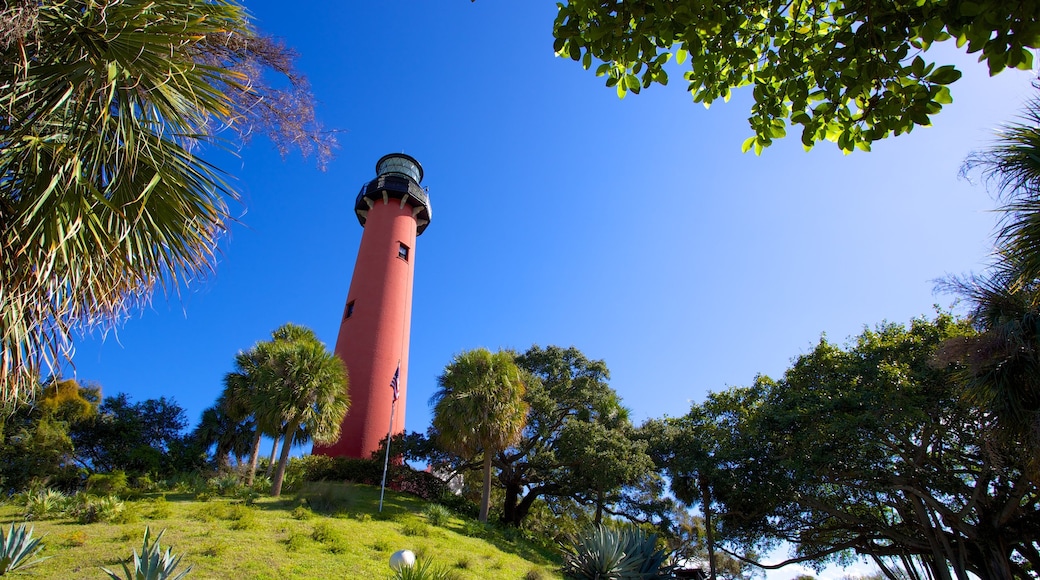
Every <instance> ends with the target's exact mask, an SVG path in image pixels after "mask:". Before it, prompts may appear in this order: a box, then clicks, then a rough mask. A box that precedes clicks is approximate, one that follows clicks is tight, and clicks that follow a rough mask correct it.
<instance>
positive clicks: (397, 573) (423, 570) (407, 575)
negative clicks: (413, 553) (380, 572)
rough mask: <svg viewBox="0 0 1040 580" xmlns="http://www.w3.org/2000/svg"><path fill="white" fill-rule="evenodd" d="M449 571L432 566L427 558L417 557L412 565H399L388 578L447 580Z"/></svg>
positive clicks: (392, 579) (391, 579)
mask: <svg viewBox="0 0 1040 580" xmlns="http://www.w3.org/2000/svg"><path fill="white" fill-rule="evenodd" d="M451 577H452V576H451V572H449V571H448V570H447V569H445V568H443V567H441V566H434V565H433V560H430V559H429V558H418V559H417V560H416V561H415V564H414V565H412V566H401V567H400V568H398V569H396V570H394V572H393V573H392V574H390V580H448V579H449V578H451Z"/></svg>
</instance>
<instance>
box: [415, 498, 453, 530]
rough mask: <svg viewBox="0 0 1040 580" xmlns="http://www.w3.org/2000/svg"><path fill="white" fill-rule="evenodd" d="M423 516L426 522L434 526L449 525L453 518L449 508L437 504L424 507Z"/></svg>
mask: <svg viewBox="0 0 1040 580" xmlns="http://www.w3.org/2000/svg"><path fill="white" fill-rule="evenodd" d="M422 514H423V516H424V517H425V518H426V521H428V522H430V524H431V525H434V526H443V525H444V524H446V523H448V518H450V517H451V512H450V511H448V508H446V507H444V506H442V505H440V504H436V503H431V504H428V505H427V506H426V507H424V508H423V511H422Z"/></svg>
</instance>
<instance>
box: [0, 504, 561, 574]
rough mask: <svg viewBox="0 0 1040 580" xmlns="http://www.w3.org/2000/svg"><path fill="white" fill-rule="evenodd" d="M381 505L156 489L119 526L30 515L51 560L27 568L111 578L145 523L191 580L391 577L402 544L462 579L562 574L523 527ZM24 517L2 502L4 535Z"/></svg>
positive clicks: (411, 506) (18, 509) (554, 558)
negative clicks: (199, 495) (249, 499)
mask: <svg viewBox="0 0 1040 580" xmlns="http://www.w3.org/2000/svg"><path fill="white" fill-rule="evenodd" d="M163 497H164V498H165V499H161V498H163ZM378 505H379V489H378V488H375V487H371V486H366V485H354V484H311V486H310V487H308V488H305V489H304V490H303V491H302V492H301V493H300V494H299V495H287V496H285V497H283V498H281V499H275V498H261V499H257V500H256V501H255V502H254V503H253V504H252V505H246V503H244V502H241V501H233V500H229V499H223V498H214V499H210V500H208V501H199V500H197V499H194V498H193V497H191V496H189V495H187V494H181V495H177V494H166V495H165V496H163V495H162V494H154V495H149V496H146V497H142V498H141V499H138V500H135V501H126V502H125V506H126V511H125V512H124V514H123V515H122V516H121V517H119V518H117V520H116V521H119V522H120V523H91V524H81V523H79V522H78V521H77V520H75V519H71V518H68V517H59V518H55V519H42V520H40V521H36V522H33V525H35V533H34V537H39V536H41V535H42V536H44V540H43V541H44V544H45V548H44V550H43V552H42V555H43V556H46V557H48V559H47V560H46V561H44V562H42V563H40V564H39V565H37V566H34V567H32V568H30V569H28V570H27V571H25V572H24V573H23V574H21V575H23V576H25V577H33V578H41V579H53V580H74V579H85V578H92V579H102V578H106V576H105V574H104V573H103V572H102V570H101V567H102V566H104V567H107V568H110V569H112V570H113V571H118V572H121V571H122V567H121V565H120V564H121V562H123V561H125V560H126V559H128V558H129V557H130V556H131V551H132V550H136V549H139V548H140V545H141V539H142V537H143V535H144V530H145V527H146V526H148V527H150V528H151V530H152V532H153V534H154V533H158V532H159V531H160V530H163V529H165V530H166V532H165V535H164V536H163V538H162V544H163V547H164V549H165V547H166V546H171V547H172V548H173V552H174V554H179V555H182V557H183V559H182V561H181V567H180V568H178V569H182V568H184V567H186V566H188V565H191V566H192V567H193V569H192V572H191V574H189V575H188V578H189V579H190V578H196V579H208V578H233V579H235V580H247V579H257V580H260V579H269V580H285V579H310V578H337V579H339V578H348V579H353V578H363V579H368V578H387V577H389V575H390V568H389V566H388V564H387V562H388V561H389V558H390V555H391V554H392V553H393V552H395V551H397V550H400V549H409V550H412V551H413V552H415V553H416V554H417V555H418V556H419V557H426V558H429V559H431V560H432V561H433V563H434V565H438V566H441V567H443V568H446V569H448V570H450V572H451V576H452V577H453V578H458V579H466V578H473V579H478V578H479V579H484V578H516V579H532V580H534V579H549V578H560V576H559V573H558V572H557V571H556V568H557V567H558V565H559V561H558V558H557V556H556V554H555V553H554V552H553V551H551V550H549V549H545V548H542V547H539V546H537V545H536V544H533V543H530V542H527V541H525V540H524V539H523V538H522V537H519V534H511V533H509V532H508V531H506V532H503V531H502V530H499V529H496V528H494V527H487V526H482V525H480V524H479V523H478V522H476V521H473V520H469V519H465V518H460V517H458V516H455V515H446V514H443V513H441V514H438V513H433V512H430V511H426V513H424V509H425V508H427V505H428V504H426V503H425V502H423V501H422V500H420V499H418V498H415V497H413V496H410V495H407V494H398V493H394V492H390V491H388V492H387V494H386V499H385V502H384V505H383V511H382V513H380V512H379V511H378ZM23 514H24V507H23V506H22V505H17V504H15V503H12V502H8V503H7V504H4V505H3V506H0V522H2V523H3V525H4V527H5V530H6V528H7V526H8V525H9V524H10V523H12V522H21V521H22V518H23ZM12 575H14V574H12Z"/></svg>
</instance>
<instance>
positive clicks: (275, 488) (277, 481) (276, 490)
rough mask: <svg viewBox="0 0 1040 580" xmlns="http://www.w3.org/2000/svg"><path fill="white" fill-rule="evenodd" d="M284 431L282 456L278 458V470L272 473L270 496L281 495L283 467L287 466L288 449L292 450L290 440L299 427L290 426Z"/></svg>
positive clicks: (296, 425)
mask: <svg viewBox="0 0 1040 580" xmlns="http://www.w3.org/2000/svg"><path fill="white" fill-rule="evenodd" d="M288 427H289V428H288V429H286V431H285V438H284V439H283V440H282V454H281V456H280V457H279V458H278V470H277V471H275V472H274V481H273V482H271V496H272V497H278V496H280V495H282V481H283V480H284V479H285V466H286V465H288V464H289V449H290V448H292V438H293V435H295V434H296V429H297V428H298V427H299V425H298V424H295V423H294V424H292V425H289V426H288Z"/></svg>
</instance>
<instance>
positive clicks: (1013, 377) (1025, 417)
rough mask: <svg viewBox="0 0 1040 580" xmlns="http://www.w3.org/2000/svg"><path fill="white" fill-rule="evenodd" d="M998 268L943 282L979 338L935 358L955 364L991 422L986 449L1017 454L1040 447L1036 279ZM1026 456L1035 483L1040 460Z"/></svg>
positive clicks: (955, 343)
mask: <svg viewBox="0 0 1040 580" xmlns="http://www.w3.org/2000/svg"><path fill="white" fill-rule="evenodd" d="M1008 260H1009V259H1008ZM1003 264H1004V265H1003V267H1000V265H998V267H996V268H994V269H993V270H992V271H991V272H990V273H989V274H988V275H985V276H969V277H967V278H954V279H950V280H947V281H946V282H945V283H944V285H945V287H946V288H947V289H951V290H952V291H954V292H956V293H957V294H960V295H961V296H962V297H964V298H966V299H967V300H968V301H969V303H970V305H971V307H972V310H971V313H970V316H971V320H972V323H973V325H974V326H975V328H976V329H977V330H978V334H976V335H974V336H969V337H963V338H958V339H950V340H947V341H946V342H944V343H943V345H942V347H941V348H940V351H939V353H938V354H937V358H938V360H939V361H941V362H943V363H951V362H955V363H958V364H959V365H960V367H961V370H960V372H959V373H958V376H959V378H960V380H961V382H962V383H963V384H964V386H965V395H966V396H967V397H968V399H969V400H970V401H971V402H972V403H973V404H975V405H977V406H978V407H979V408H981V409H983V410H984V411H986V412H987V413H988V414H989V416H990V417H991V419H992V420H993V426H994V427H995V432H994V434H995V435H996V437H995V440H994V441H991V451H997V452H1000V453H1009V454H1012V455H1018V454H1021V453H1023V449H1033V450H1035V449H1040V280H1029V281H1026V280H1024V279H1023V278H1022V277H1021V272H1022V271H1023V270H1022V269H1021V267H1019V266H1017V265H1011V264H1009V263H1008V262H1004V263H1003ZM1026 457H1027V458H1028V459H1029V461H1027V464H1028V467H1029V468H1030V470H1031V471H1032V474H1031V475H1032V476H1033V478H1034V479H1035V480H1037V481H1040V456H1038V455H1037V454H1036V453H1026Z"/></svg>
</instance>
